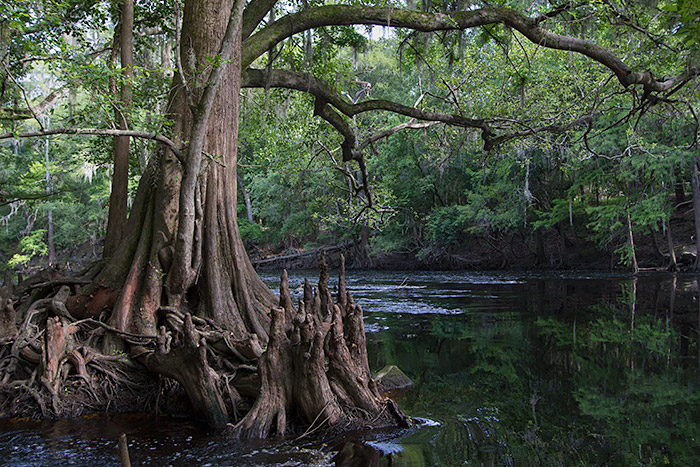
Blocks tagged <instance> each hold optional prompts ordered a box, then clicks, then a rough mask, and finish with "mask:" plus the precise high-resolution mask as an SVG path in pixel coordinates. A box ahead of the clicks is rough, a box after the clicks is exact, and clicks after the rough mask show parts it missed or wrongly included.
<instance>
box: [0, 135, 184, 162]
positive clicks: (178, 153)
mask: <svg viewBox="0 0 700 467" xmlns="http://www.w3.org/2000/svg"><path fill="white" fill-rule="evenodd" d="M51 135H95V136H131V137H133V138H142V139H152V140H155V141H158V142H159V143H163V144H165V145H166V146H168V148H170V150H172V151H173V154H175V157H177V158H178V160H179V161H180V162H182V161H183V155H182V152H181V151H180V148H179V147H178V146H177V145H176V144H175V143H174V142H173V141H172V140H171V139H170V138H167V137H165V136H163V135H159V134H157V133H149V132H147V131H135V130H115V129H111V128H52V129H50V130H39V131H23V132H21V133H12V132H7V133H0V140H3V139H11V138H32V137H36V136H51Z"/></svg>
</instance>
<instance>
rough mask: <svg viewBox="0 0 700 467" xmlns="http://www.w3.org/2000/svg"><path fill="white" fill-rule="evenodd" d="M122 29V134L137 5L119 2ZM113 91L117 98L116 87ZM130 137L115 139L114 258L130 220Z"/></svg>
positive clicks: (108, 250) (110, 228) (108, 248)
mask: <svg viewBox="0 0 700 467" xmlns="http://www.w3.org/2000/svg"><path fill="white" fill-rule="evenodd" d="M119 6H120V15H119V26H118V29H117V30H116V31H115V34H114V41H113V42H114V43H113V45H112V48H113V52H112V54H113V56H116V53H115V51H116V50H119V55H120V57H121V71H122V75H123V76H122V81H121V86H120V90H119V100H118V101H117V102H116V103H115V105H114V114H115V120H116V121H117V122H118V124H119V129H120V130H129V129H130V126H131V125H130V120H131V119H130V118H129V113H130V112H131V104H132V90H131V86H132V81H133V79H134V69H133V68H134V57H133V42H134V2H133V0H122V1H121V2H120V5H119ZM112 91H113V92H114V93H115V94H116V84H115V85H114V88H113V89H112ZM129 139H130V138H129V136H115V137H114V173H113V175H112V192H111V194H110V197H109V216H108V219H107V234H106V236H105V245H104V251H103V255H104V256H105V257H110V256H112V254H114V252H115V250H116V248H117V246H118V244H119V241H120V240H121V238H122V236H123V234H124V227H125V225H126V218H127V197H128V187H129Z"/></svg>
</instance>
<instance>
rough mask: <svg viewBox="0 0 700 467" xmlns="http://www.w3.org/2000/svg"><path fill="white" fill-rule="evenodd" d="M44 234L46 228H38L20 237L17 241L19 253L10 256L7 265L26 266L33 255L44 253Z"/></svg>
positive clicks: (42, 254) (45, 249)
mask: <svg viewBox="0 0 700 467" xmlns="http://www.w3.org/2000/svg"><path fill="white" fill-rule="evenodd" d="M44 235H46V230H44V229H39V230H35V231H34V232H32V233H31V234H29V235H27V236H25V237H24V238H22V240H20V242H19V253H16V254H15V255H14V256H13V257H12V258H10V260H9V261H8V262H7V265H8V267H10V268H14V267H15V266H19V265H21V266H27V264H28V263H29V261H30V260H31V259H32V258H33V257H35V256H44V255H46V254H47V252H48V246H47V245H46V242H44Z"/></svg>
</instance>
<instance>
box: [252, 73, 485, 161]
mask: <svg viewBox="0 0 700 467" xmlns="http://www.w3.org/2000/svg"><path fill="white" fill-rule="evenodd" d="M265 86H271V87H275V88H286V89H295V90H297V91H301V92H305V93H308V94H311V95H313V96H315V97H316V99H319V100H321V101H322V102H324V103H328V104H331V105H332V106H333V107H335V108H336V109H338V110H339V111H340V112H341V113H343V114H345V115H347V116H348V117H352V116H354V115H357V114H360V113H364V112H369V111H373V110H386V111H388V112H393V113H397V114H400V115H405V116H407V117H411V118H415V119H417V120H425V121H438V122H442V123H446V124H448V125H452V126H457V127H461V128H474V129H479V130H482V137H483V139H484V147H485V148H486V150H489V149H491V148H492V147H493V144H492V143H491V140H492V139H493V138H494V133H493V129H492V128H491V126H490V125H489V122H488V121H487V120H483V119H474V118H466V117H463V116H461V115H457V114H444V113H440V112H430V111H425V110H420V109H416V108H415V107H409V106H407V105H402V104H398V103H396V102H392V101H388V100H384V99H373V100H368V101H364V102H359V103H356V104H352V103H350V102H348V101H347V100H346V99H344V98H343V97H342V96H341V95H340V94H338V92H336V91H335V90H334V89H333V88H331V87H330V86H329V85H328V84H327V83H326V82H325V81H322V80H320V79H318V78H316V77H314V76H312V75H308V74H303V73H297V72H294V71H288V70H272V71H271V73H268V72H267V71H266V70H259V69H255V68H249V69H247V70H245V71H243V73H242V76H241V87H244V88H262V87H265ZM317 110H318V109H316V110H315V112H316V114H317V115H320V116H322V117H323V115H322V114H320V113H318V111H317ZM331 124H333V123H331ZM333 126H335V127H336V128H338V127H337V126H336V124H333ZM339 131H340V129H339ZM340 132H341V133H342V134H345V132H344V131H340ZM344 158H345V154H344Z"/></svg>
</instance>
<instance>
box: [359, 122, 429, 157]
mask: <svg viewBox="0 0 700 467" xmlns="http://www.w3.org/2000/svg"><path fill="white" fill-rule="evenodd" d="M440 123H442V122H438V121H435V120H434V121H432V122H423V123H416V121H415V119H413V118H412V119H411V120H409V121H408V122H406V123H401V124H399V125H396V126H393V127H391V128H387V129H386V130H382V131H380V132H379V133H376V134H374V135H372V136H370V137H369V138H367V139H366V140H364V141H363V142H362V143H360V145H359V146H358V149H359V150H360V151H362V150H364V149H365V148H366V147H367V146H369V145H370V144H373V143H376V142H377V141H379V140H380V139H383V138H388V137H389V136H391V135H393V134H394V133H398V132H399V131H402V130H422V129H425V128H430V127H431V126H435V125H439V124H440Z"/></svg>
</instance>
